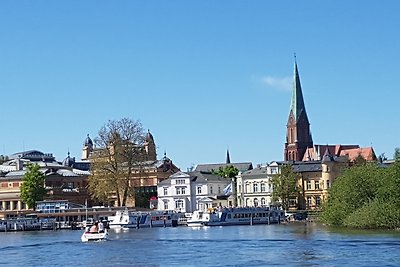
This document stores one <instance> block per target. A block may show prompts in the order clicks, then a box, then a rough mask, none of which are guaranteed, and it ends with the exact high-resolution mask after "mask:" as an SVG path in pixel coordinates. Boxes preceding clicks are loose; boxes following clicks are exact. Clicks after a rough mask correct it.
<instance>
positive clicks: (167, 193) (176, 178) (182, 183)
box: [157, 171, 231, 212]
mask: <svg viewBox="0 0 400 267" xmlns="http://www.w3.org/2000/svg"><path fill="white" fill-rule="evenodd" d="M230 183H231V181H230V180H229V179H226V178H223V177H220V176H218V175H215V174H213V173H211V172H207V171H193V172H177V173H175V174H173V175H171V176H170V177H169V178H168V179H167V180H165V181H162V182H160V183H159V184H158V186H157V188H158V189H157V191H158V210H174V211H177V212H193V211H195V210H205V209H208V208H213V207H218V206H227V205H229V203H228V197H229V196H227V195H225V192H224V189H225V188H226V187H227V186H228V185H229V184H230Z"/></svg>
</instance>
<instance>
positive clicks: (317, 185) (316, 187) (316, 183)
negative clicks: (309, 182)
mask: <svg viewBox="0 0 400 267" xmlns="http://www.w3.org/2000/svg"><path fill="white" fill-rule="evenodd" d="M314 186H315V190H318V189H319V181H315V182H314Z"/></svg>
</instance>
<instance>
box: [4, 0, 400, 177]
mask: <svg viewBox="0 0 400 267" xmlns="http://www.w3.org/2000/svg"><path fill="white" fill-rule="evenodd" d="M399 10H400V2H399V1H381V2H379V1H363V2H362V3H361V2H359V1H214V0H210V1H50V0H48V1H39V0H38V1H0V92H1V95H0V97H1V106H0V107H1V113H0V114H1V117H0V123H1V130H0V140H1V143H0V145H1V151H0V154H6V155H10V154H13V153H16V152H20V151H22V150H24V149H25V150H30V149H37V150H40V151H43V152H45V153H53V154H54V155H55V156H56V158H57V159H58V160H63V159H64V158H65V157H66V155H67V152H68V150H69V151H70V152H71V155H72V156H75V157H77V158H80V157H81V148H82V144H83V141H84V139H85V136H86V134H87V133H89V134H90V135H91V136H92V137H93V138H94V137H95V136H96V135H97V133H98V130H99V129H100V127H101V126H102V125H104V124H105V123H106V122H107V121H108V120H110V119H111V120H118V119H121V118H123V117H128V118H132V119H134V120H140V121H141V122H142V124H143V127H144V128H145V129H150V131H151V132H152V134H153V136H154V138H155V142H156V145H157V149H158V155H159V157H160V158H161V157H162V154H163V153H164V151H165V150H166V151H167V155H168V156H169V157H170V158H171V159H172V160H173V161H174V162H175V164H176V165H177V166H178V167H180V168H181V169H182V170H186V168H188V167H190V166H191V165H192V164H194V165H196V164H199V163H220V162H224V161H225V155H226V149H227V148H229V150H230V156H231V160H232V161H233V162H243V161H246V162H247V161H250V162H252V163H253V164H254V165H256V164H258V163H263V164H264V163H266V162H269V161H272V160H282V159H283V149H284V142H285V134H286V123H287V119H288V114H289V107H290V99H291V83H292V77H293V65H294V59H293V53H294V52H295V53H296V55H297V63H298V67H299V73H300V78H301V83H302V88H303V94H304V98H305V105H306V109H307V112H308V117H309V120H310V123H311V131H312V134H313V139H314V143H316V144H326V143H329V144H339V143H340V144H359V145H361V146H370V145H371V144H372V146H373V147H374V149H375V152H376V154H377V155H379V154H381V153H386V155H387V156H388V157H390V158H391V157H392V156H393V152H394V149H395V147H398V146H400V143H399V135H400V125H399V123H398V119H397V115H398V114H399V113H398V106H399V100H400V83H399V82H400V80H399V78H398V77H399V73H400V67H399V62H400V41H399V40H400V39H399V38H400V35H399V32H400V16H399Z"/></svg>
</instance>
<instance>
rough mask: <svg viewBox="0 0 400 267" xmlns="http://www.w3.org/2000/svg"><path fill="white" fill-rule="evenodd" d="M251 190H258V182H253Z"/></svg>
mask: <svg viewBox="0 0 400 267" xmlns="http://www.w3.org/2000/svg"><path fill="white" fill-rule="evenodd" d="M253 192H258V183H254V184H253Z"/></svg>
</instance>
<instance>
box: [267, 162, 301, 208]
mask: <svg viewBox="0 0 400 267" xmlns="http://www.w3.org/2000/svg"><path fill="white" fill-rule="evenodd" d="M298 180H299V175H298V174H297V173H295V172H294V171H293V169H292V166H291V165H288V164H285V165H283V166H282V167H281V170H280V173H278V174H275V175H274V176H273V177H272V179H271V182H272V185H273V191H272V199H273V201H280V202H281V203H282V208H283V209H285V210H287V209H289V205H290V200H291V199H295V198H296V197H297V196H298V193H299V188H298V186H297V182H298Z"/></svg>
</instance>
